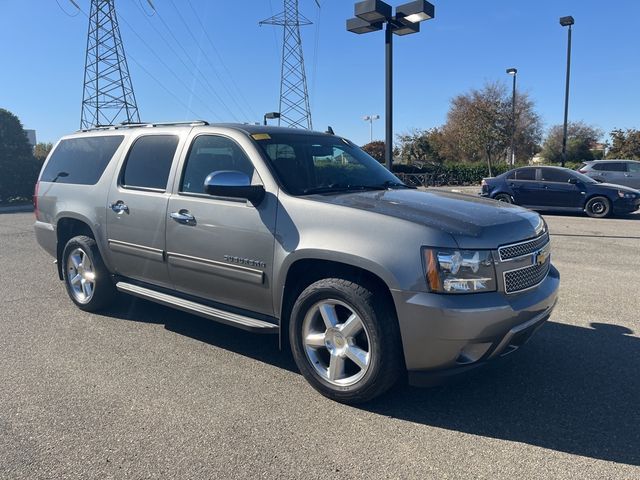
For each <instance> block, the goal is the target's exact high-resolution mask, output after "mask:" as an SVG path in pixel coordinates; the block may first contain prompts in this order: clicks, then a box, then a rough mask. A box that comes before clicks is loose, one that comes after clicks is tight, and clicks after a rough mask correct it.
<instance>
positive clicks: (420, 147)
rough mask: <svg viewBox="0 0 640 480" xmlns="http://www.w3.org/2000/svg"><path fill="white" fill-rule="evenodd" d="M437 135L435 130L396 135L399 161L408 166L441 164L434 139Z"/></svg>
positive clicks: (437, 132) (437, 131)
mask: <svg viewBox="0 0 640 480" xmlns="http://www.w3.org/2000/svg"><path fill="white" fill-rule="evenodd" d="M438 135H439V130H438V129H437V128H434V129H431V130H413V131H412V132H408V133H403V134H400V135H398V143H399V145H398V152H399V156H400V160H401V161H403V162H404V163H407V164H409V165H416V164H418V165H421V164H425V163H442V161H443V159H442V157H441V156H440V154H439V153H438V144H437V139H436V137H437V136H438Z"/></svg>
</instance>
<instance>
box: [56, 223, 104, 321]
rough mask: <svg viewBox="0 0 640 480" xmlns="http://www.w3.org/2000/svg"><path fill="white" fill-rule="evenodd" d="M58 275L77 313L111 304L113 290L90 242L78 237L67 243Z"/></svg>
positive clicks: (91, 239) (99, 257) (102, 264)
mask: <svg viewBox="0 0 640 480" xmlns="http://www.w3.org/2000/svg"><path fill="white" fill-rule="evenodd" d="M62 272H63V278H64V284H65V286H66V288H67V293H68V294H69V297H70V298H71V300H72V301H73V303H75V304H76V305H77V306H78V307H79V308H80V309H82V310H86V311H88V312H93V311H96V310H100V309H102V308H104V307H106V306H107V305H109V304H110V303H111V302H112V301H113V299H114V297H115V294H116V289H115V287H114V285H113V282H112V280H111V276H110V274H109V271H108V270H107V267H105V265H104V262H103V261H102V257H101V256H100V252H99V250H98V245H97V244H96V241H95V240H94V239H93V238H91V237H87V236H85V235H80V236H77V237H73V238H72V239H71V240H69V241H68V242H67V244H66V245H65V247H64V251H63V252H62Z"/></svg>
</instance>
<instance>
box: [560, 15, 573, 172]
mask: <svg viewBox="0 0 640 480" xmlns="http://www.w3.org/2000/svg"><path fill="white" fill-rule="evenodd" d="M574 23H576V22H575V20H574V19H573V17H571V16H568V17H560V25H562V26H563V27H569V29H568V31H567V34H568V43H567V84H566V86H565V91H564V127H563V133H562V166H563V167H564V164H565V162H566V161H567V125H568V121H569V79H570V77H571V26H572V25H573V24H574Z"/></svg>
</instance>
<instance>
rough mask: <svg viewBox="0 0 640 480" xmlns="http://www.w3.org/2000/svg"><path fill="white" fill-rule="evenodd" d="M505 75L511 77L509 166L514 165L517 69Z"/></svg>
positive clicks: (509, 69) (508, 69) (510, 69)
mask: <svg viewBox="0 0 640 480" xmlns="http://www.w3.org/2000/svg"><path fill="white" fill-rule="evenodd" d="M507 73H508V74H509V75H511V76H512V77H513V95H512V96H511V152H510V153H511V158H510V164H511V166H513V165H515V164H516V79H517V78H518V69H517V68H507Z"/></svg>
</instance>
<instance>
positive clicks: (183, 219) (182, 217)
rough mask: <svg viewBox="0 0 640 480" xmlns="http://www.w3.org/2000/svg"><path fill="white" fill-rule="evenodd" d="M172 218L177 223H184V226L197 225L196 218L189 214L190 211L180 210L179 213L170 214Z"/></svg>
mask: <svg viewBox="0 0 640 480" xmlns="http://www.w3.org/2000/svg"><path fill="white" fill-rule="evenodd" d="M169 216H170V217H171V218H173V219H174V220H175V221H176V222H178V223H182V224H184V225H195V224H196V217H194V216H193V215H191V214H190V213H189V210H179V211H177V212H171V213H170V214H169Z"/></svg>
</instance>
